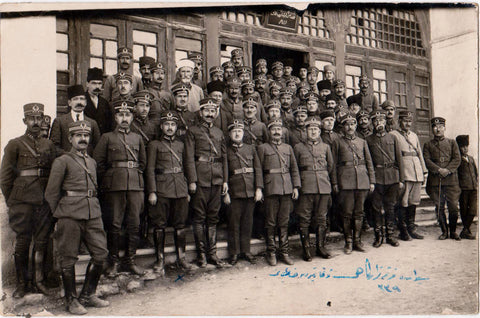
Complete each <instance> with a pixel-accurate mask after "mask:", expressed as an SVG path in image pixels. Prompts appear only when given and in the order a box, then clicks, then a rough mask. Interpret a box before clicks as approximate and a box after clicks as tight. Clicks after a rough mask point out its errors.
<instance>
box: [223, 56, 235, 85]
mask: <svg viewBox="0 0 480 318" xmlns="http://www.w3.org/2000/svg"><path fill="white" fill-rule="evenodd" d="M222 68H223V81H224V82H227V81H228V79H229V78H230V77H235V65H234V64H233V62H232V61H226V62H225V63H223V64H222Z"/></svg>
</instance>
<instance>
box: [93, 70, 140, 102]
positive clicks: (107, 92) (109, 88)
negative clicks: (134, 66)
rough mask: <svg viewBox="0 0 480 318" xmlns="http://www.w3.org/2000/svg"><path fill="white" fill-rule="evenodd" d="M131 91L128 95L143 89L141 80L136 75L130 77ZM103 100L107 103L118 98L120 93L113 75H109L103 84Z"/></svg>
mask: <svg viewBox="0 0 480 318" xmlns="http://www.w3.org/2000/svg"><path fill="white" fill-rule="evenodd" d="M132 80H133V83H132V91H131V92H130V94H134V93H136V92H138V91H141V90H142V89H143V84H142V78H141V77H140V76H137V75H133V77H132ZM102 96H103V98H105V99H106V100H107V101H108V102H111V101H113V100H115V99H117V98H119V97H120V92H119V91H118V88H117V81H116V79H115V76H114V75H109V76H108V77H107V79H106V80H105V83H104V84H103V93H102Z"/></svg>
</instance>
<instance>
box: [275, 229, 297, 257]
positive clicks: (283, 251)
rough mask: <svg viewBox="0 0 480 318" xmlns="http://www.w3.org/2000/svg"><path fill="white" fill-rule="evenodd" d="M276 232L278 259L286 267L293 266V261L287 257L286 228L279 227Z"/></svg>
mask: <svg viewBox="0 0 480 318" xmlns="http://www.w3.org/2000/svg"><path fill="white" fill-rule="evenodd" d="M278 232H279V235H278V238H279V240H278V241H279V247H280V248H279V250H280V254H279V256H280V259H281V260H282V261H283V262H284V263H285V264H287V265H293V260H292V259H291V258H290V256H289V255H288V228H287V227H281V228H280V229H279V231H278Z"/></svg>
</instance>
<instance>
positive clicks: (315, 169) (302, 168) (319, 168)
mask: <svg viewBox="0 0 480 318" xmlns="http://www.w3.org/2000/svg"><path fill="white" fill-rule="evenodd" d="M300 171H327V168H325V167H321V166H318V165H313V167H300Z"/></svg>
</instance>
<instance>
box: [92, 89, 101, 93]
mask: <svg viewBox="0 0 480 318" xmlns="http://www.w3.org/2000/svg"><path fill="white" fill-rule="evenodd" d="M101 91H102V89H101V88H95V89H94V90H93V92H94V93H100V92H101Z"/></svg>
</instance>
